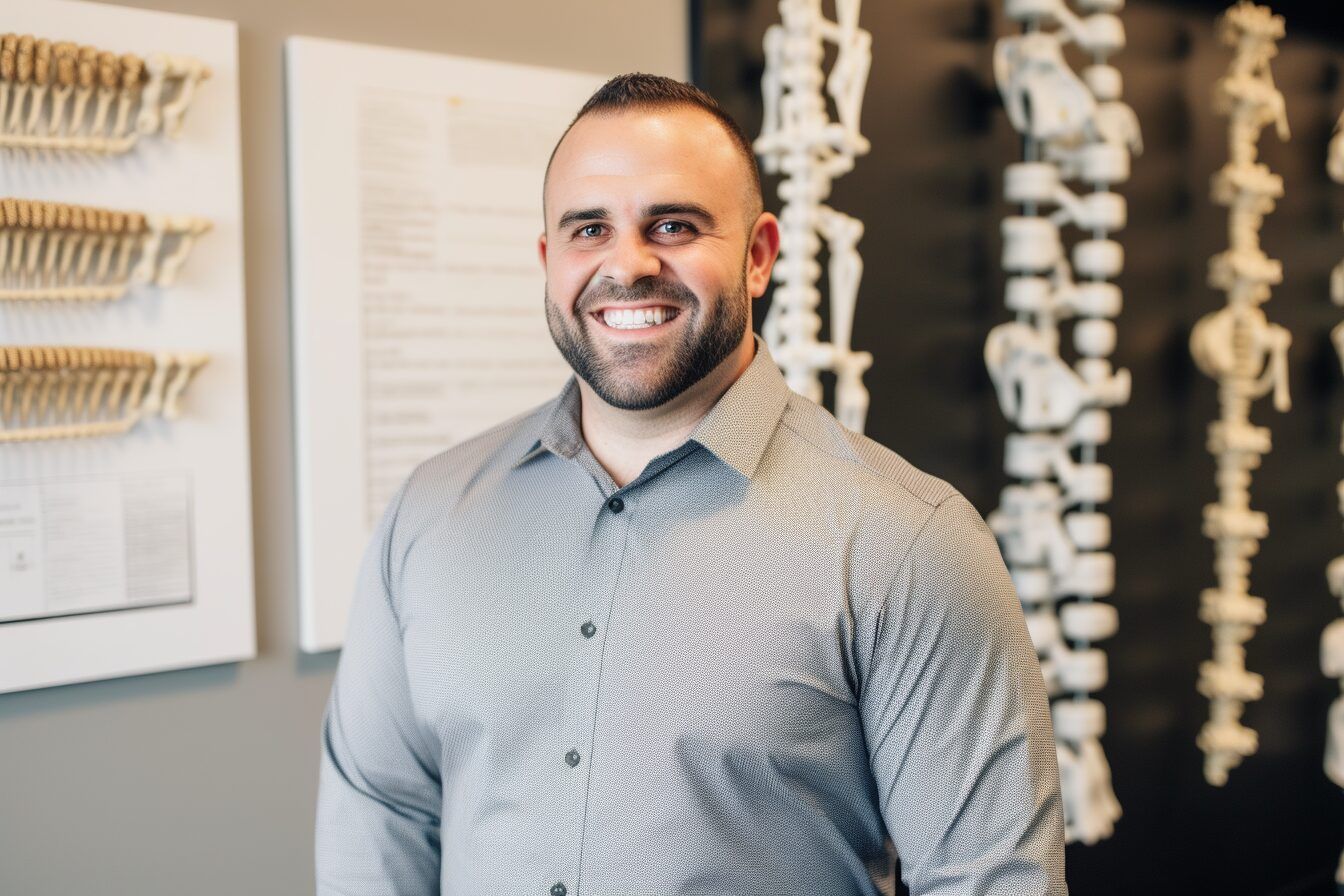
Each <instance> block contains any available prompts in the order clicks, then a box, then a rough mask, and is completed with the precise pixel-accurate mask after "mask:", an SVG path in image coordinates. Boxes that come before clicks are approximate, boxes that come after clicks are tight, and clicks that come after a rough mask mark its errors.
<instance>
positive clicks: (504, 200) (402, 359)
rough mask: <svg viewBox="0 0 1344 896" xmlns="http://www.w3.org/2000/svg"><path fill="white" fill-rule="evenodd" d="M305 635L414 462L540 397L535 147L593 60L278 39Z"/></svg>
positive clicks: (339, 629)
mask: <svg viewBox="0 0 1344 896" xmlns="http://www.w3.org/2000/svg"><path fill="white" fill-rule="evenodd" d="M286 73H287V84H288V123H289V186H290V252H291V266H292V271H293V280H292V303H293V337H294V389H295V401H294V404H295V413H296V415H297V421H296V431H297V452H298V458H297V468H298V493H299V494H298V502H299V553H300V557H299V577H300V583H299V587H300V643H301V646H302V648H303V649H304V650H306V651H321V650H330V649H333V648H336V647H339V646H340V644H341V643H342V641H343V639H344V636H345V625H346V618H347V614H348V609H349V602H350V597H351V590H352V588H353V587H354V581H355V575H356V572H357V569H358V565H359V559H360V556H361V555H362V553H363V551H364V548H365V543H366V542H367V540H368V538H369V535H370V532H371V531H372V528H373V526H374V524H375V523H376V522H377V520H378V517H379V516H380V515H381V513H382V511H383V508H384V507H385V506H386V504H387V502H388V500H389V499H390V498H391V497H392V495H393V493H394V492H395V491H396V489H397V487H398V486H399V485H400V484H401V482H402V481H403V480H404V479H405V478H406V476H407V475H408V474H409V473H410V472H411V470H412V469H414V467H415V466H416V464H418V463H419V462H421V461H423V460H425V459H426V458H429V457H431V456H432V455H434V454H436V453H437V452H439V451H441V450H443V449H445V448H448V447H451V446H452V445H454V444H456V443H457V442H460V441H462V440H463V439H465V438H467V437H469V436H471V435H474V434H475V433H477V432H480V431H481V430H484V429H487V428H488V427H490V426H492V425H494V424H495V423H498V422H501V421H503V420H506V419H508V418H509V417H511V416H514V415H515V414H518V413H520V412H522V411H524V410H526V409H528V408H530V407H533V406H535V405H538V404H541V403H542V402H544V401H546V400H547V399H549V398H550V397H551V396H553V395H554V394H555V393H556V392H557V391H558V390H559V388H560V386H561V385H562V384H563V383H564V381H565V379H566V377H568V375H569V368H568V366H567V365H566V364H565V362H564V359H563V358H561V357H560V354H559V352H558V351H557V350H556V349H555V346H554V344H553V343H552V342H551V338H550V334H549V332H548V331H547V328H546V319H545V313H544V310H543V304H542V295H543V290H544V286H545V278H544V276H543V274H542V270H541V266H540V262H539V261H538V258H537V252H536V242H537V237H538V236H539V235H540V234H541V232H542V228H543V224H542V216H541V189H542V180H543V176H544V173H545V168H546V163H547V160H548V159H549V157H550V153H551V149H552V148H553V147H554V145H555V143H556V141H557V140H558V139H559V138H560V135H561V134H562V133H563V132H564V129H565V128H566V127H567V126H568V125H569V122H570V121H571V120H572V119H573V117H574V115H575V113H576V112H577V111H578V109H579V107H580V106H581V105H582V104H583V102H584V101H585V100H586V99H587V98H588V97H589V96H590V95H591V94H592V93H593V91H595V90H596V89H597V88H598V87H599V86H601V85H602V83H603V82H604V81H605V80H606V78H605V77H604V76H602V75H598V74H589V73H578V72H567V71H559V70H555V69H547V68H539V67H535V66H527V65H512V64H507V63H501V62H486V61H481V60H475V59H465V58H460V57H454V56H443V55H437V54H431V53H422V52H413V51H406V50H396V49H387V48H382V47H370V46H362V45H358V44H349V43H341V42H336V41H329V40H317V39H313V38H306V37H295V38H291V39H290V40H289V41H288V44H287V47H286Z"/></svg>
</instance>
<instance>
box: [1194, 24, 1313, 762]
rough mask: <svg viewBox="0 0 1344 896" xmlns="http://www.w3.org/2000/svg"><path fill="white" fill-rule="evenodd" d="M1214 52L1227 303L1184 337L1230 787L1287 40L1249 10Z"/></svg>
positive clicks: (1270, 335) (1252, 686)
mask: <svg viewBox="0 0 1344 896" xmlns="http://www.w3.org/2000/svg"><path fill="white" fill-rule="evenodd" d="M1218 35H1219V39H1220V40H1221V42H1222V43H1223V44H1224V45H1226V46H1228V47H1231V48H1232V49H1233V50H1234V52H1235V56H1234V58H1233V60H1232V65H1231V68H1230V69H1229V70H1228V73H1227V75H1226V76H1225V77H1223V78H1222V79H1221V80H1219V82H1218V84H1217V86H1216V87H1215V89H1214V108H1215V110H1216V111H1217V112H1219V113H1220V114H1223V115H1227V116H1228V117H1229V119H1230V122H1229V125H1228V146H1229V150H1230V154H1231V158H1230V159H1229V161H1228V162H1227V164H1226V165H1224V166H1223V168H1222V169H1221V170H1220V171H1218V173H1217V174H1215V175H1214V176H1213V183H1212V195H1213V201H1214V202H1215V203H1216V204H1218V205H1223V206H1227V208H1228V209H1229V214H1228V238H1229V241H1230V242H1231V246H1230V247H1229V248H1228V249H1227V250H1225V251H1223V252H1220V253H1219V254H1217V255H1215V256H1214V257H1213V258H1212V259H1210V260H1209V285H1210V286H1212V287H1214V288H1215V289H1220V290H1223V291H1224V292H1225V293H1226V294H1227V305H1226V306H1225V307H1223V308H1221V309H1220V310H1218V311H1214V312H1211V313H1209V314H1206V315H1205V316H1204V317H1202V318H1200V320H1199V322H1198V323H1196V324H1195V327H1194V330H1193V331H1191V333H1190V353H1191V355H1192V356H1193V357H1194V360H1195V364H1196V366H1198V367H1199V369H1200V370H1201V371H1203V372H1204V373H1205V374H1207V375H1208V376H1210V377H1212V378H1214V379H1215V380H1217V381H1218V405H1219V409H1220V415H1219V418H1218V419H1217V420H1215V421H1213V422H1212V423H1211V424H1209V436H1208V449H1209V453H1210V454H1212V455H1213V456H1214V457H1215V458H1216V459H1217V463H1218V473H1217V484H1218V501H1217V503H1215V504H1209V505H1207V506H1206V507H1205V508H1204V527H1203V528H1204V535H1205V536H1206V537H1208V538H1209V539H1211V540H1212V541H1213V543H1214V573H1215V575H1216V576H1217V579H1218V584H1217V586H1216V587H1213V588H1207V589H1205V590H1204V593H1203V594H1202V595H1201V596H1200V610H1199V617H1200V619H1202V620H1203V621H1204V622H1206V623H1208V624H1209V625H1210V626H1212V628H1213V659H1211V660H1209V661H1206V662H1205V663H1204V664H1203V665H1202V666H1201V667H1200V670H1199V692H1200V693H1201V694H1203V695H1204V696H1205V697H1207V698H1208V699H1209V702H1210V708H1209V720H1208V722H1206V723H1205V725H1204V727H1203V728H1202V729H1200V733H1199V738H1198V743H1199V748H1200V749H1201V750H1203V751H1204V778H1205V780H1207V781H1208V782H1209V783H1210V784H1213V785H1215V786H1222V785H1223V784H1225V783H1227V774H1228V772H1229V771H1230V770H1231V769H1233V768H1236V767H1237V766H1238V765H1240V764H1241V761H1242V759H1244V758H1245V757H1247V756H1250V755H1251V754H1253V753H1254V752H1255V751H1256V745H1257V738H1256V734H1255V731H1254V730H1252V729H1250V728H1248V727H1246V726H1245V725H1243V724H1242V723H1241V714H1242V711H1243V709H1244V707H1245V704H1246V703H1247V702H1249V701H1251V700H1259V699H1260V696H1261V694H1262V692H1263V689H1264V682H1263V680H1262V679H1261V677H1260V676H1259V675H1257V674H1255V673H1254V672H1250V671H1248V670H1247V669H1246V649H1245V646H1244V645H1245V643H1246V642H1247V641H1248V640H1250V638H1251V636H1252V635H1253V634H1255V627H1256V626H1257V625H1260V624H1261V623H1263V622H1264V621H1265V601H1264V600H1263V599H1262V598H1259V597H1254V596H1252V595H1251V594H1250V574H1251V558H1252V557H1253V556H1255V554H1256V553H1257V552H1258V551H1259V549H1260V540H1261V539H1262V538H1264V537H1265V536H1266V535H1268V534H1269V520H1268V518H1267V517H1266V516H1265V514H1264V513H1261V512H1259V511H1254V510H1251V492H1250V485H1251V471H1252V470H1255V469H1256V468H1258V467H1259V466H1260V461H1261V458H1262V457H1263V456H1264V455H1266V454H1268V453H1269V448H1270V436H1269V430H1268V429H1267V428H1265V427H1263V426H1255V425H1253V424H1252V423H1251V420H1250V409H1251V402H1252V401H1253V400H1254V399H1256V398H1259V397H1261V396H1264V395H1266V394H1268V393H1270V392H1273V394H1274V407H1275V408H1276V409H1278V410H1280V411H1287V410H1288V408H1289V396H1288V346H1289V344H1290V343H1291V342H1292V336H1291V334H1289V332H1288V331H1287V330H1286V329H1284V328H1283V327H1280V326H1278V325H1276V324H1271V323H1269V321H1268V320H1267V319H1266V317H1265V313H1264V312H1263V311H1261V310H1260V305H1261V304H1263V303H1264V302H1266V301H1267V300H1268V299H1269V296H1270V289H1271V287H1272V286H1274V285H1276V284H1278V283H1281V282H1282V281H1283V266H1282V265H1281V264H1280V263H1279V262H1277V261H1275V260H1274V259H1272V258H1270V257H1268V256H1267V255H1266V254H1265V253H1264V250H1262V249H1261V248H1260V225H1261V223H1262V222H1263V220H1264V217H1265V215H1267V214H1269V213H1270V212H1271V211H1273V210H1274V203H1275V201H1276V200H1278V199H1280V198H1282V196H1283V178H1281V177H1279V176H1278V175H1277V174H1273V173H1272V172H1271V171H1270V170H1269V167H1268V166H1267V165H1265V164H1263V163H1261V162H1257V161H1256V157H1257V155H1258V148H1257V143H1258V141H1259V139H1260V132H1261V131H1262V130H1263V129H1264V128H1266V127H1269V126H1270V125H1274V126H1275V128H1276V129H1277V131H1278V135H1279V138H1280V139H1281V140H1287V139H1288V136H1289V134H1288V117H1287V114H1286V112H1285V109H1284V101H1283V94H1281V93H1279V91H1278V89H1277V88H1276V87H1275V86H1274V77H1273V74H1272V72H1271V71H1270V68H1269V63H1270V60H1271V59H1273V58H1274V57H1275V55H1277V53H1278V46H1277V41H1279V40H1281V39H1282V38H1283V35H1284V23H1283V17H1282V16H1276V15H1274V14H1273V13H1271V12H1270V10H1269V9H1268V8H1267V7H1264V6H1255V5H1253V4H1251V3H1249V2H1243V3H1239V4H1237V5H1236V6H1233V7H1232V8H1231V9H1229V10H1227V12H1225V13H1224V14H1223V16H1222V18H1221V19H1220V20H1219V22H1218Z"/></svg>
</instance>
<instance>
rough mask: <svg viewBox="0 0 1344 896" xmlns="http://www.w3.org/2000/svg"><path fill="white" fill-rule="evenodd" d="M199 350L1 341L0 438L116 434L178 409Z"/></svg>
mask: <svg viewBox="0 0 1344 896" xmlns="http://www.w3.org/2000/svg"><path fill="white" fill-rule="evenodd" d="M208 360H209V357H208V356H207V355H203V354H199V353H182V352H160V353H158V354H150V353H149V352H137V351H129V350H125V349H110V348H70V347H65V346H44V345H6V346H0V444H4V443H6V442H34V441H45V440H49V439H79V438H90V437H93V436H107V435H119V434H121V433H124V432H127V431H129V430H130V429H132V428H133V427H134V426H135V425H136V424H137V423H139V422H140V421H141V420H144V419H146V418H148V417H152V416H156V415H157V416H162V417H163V418H164V419H166V420H176V419H177V418H178V417H179V416H180V415H181V398H182V392H183V390H184V389H186V387H187V384H188V383H189V382H191V379H192V377H193V376H195V375H196V372H197V371H199V370H200V369H201V368H202V367H204V366H205V364H206V362H207V361H208Z"/></svg>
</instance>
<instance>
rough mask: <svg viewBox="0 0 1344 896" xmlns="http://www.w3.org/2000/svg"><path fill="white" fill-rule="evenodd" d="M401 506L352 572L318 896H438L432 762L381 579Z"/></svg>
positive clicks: (324, 798)
mask: <svg viewBox="0 0 1344 896" xmlns="http://www.w3.org/2000/svg"><path fill="white" fill-rule="evenodd" d="M403 490H404V487H403ZM400 502H401V494H400V493H399V494H398V496H397V498H395V499H394V500H393V501H392V503H391V505H390V506H389V508H388V510H387V511H386V513H385V514H384V516H383V519H382V521H381V522H380V523H379V525H378V529H377V531H376V532H375V534H374V536H373V539H372V540H371V541H370V543H369V546H368V549H367V550H366V552H365V555H364V560H363V563H362V564H361V566H360V572H359V577H358V580H357V586H356V590H355V596H354V602H353V604H352V606H351V611H350V624H349V629H348V631H347V634H346V640H345V646H344V648H343V649H342V652H341V659H340V665H339V667H338V668H337V671H336V681H335V684H334V685H333V686H332V691H331V698H330V700H329V701H328V703H327V711H326V717H325V719H324V720H323V723H322V756H321V772H320V779H319V785H318V799H317V830H316V865H317V893H318V896H365V894H368V896H373V894H377V896H429V894H437V893H438V892H439V855H440V851H439V812H440V809H441V805H440V800H441V793H442V787H441V785H440V780H439V774H438V768H437V761H436V759H435V754H434V753H433V751H432V750H431V749H429V747H428V744H427V737H426V735H425V732H424V731H423V729H422V728H421V727H420V726H419V724H418V723H417V721H416V719H415V716H414V713H413V712H412V701H411V692H410V685H409V682H408V680H407V675H406V664H405V661H404V657H403V650H402V637H401V627H400V624H399V622H398V619H397V615H396V609H395V606H394V601H393V588H392V586H391V579H390V576H389V567H390V565H391V564H390V562H389V560H390V554H391V545H392V530H393V526H394V523H395V520H396V515H397V510H398V508H399V506H400Z"/></svg>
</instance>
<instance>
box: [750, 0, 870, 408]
mask: <svg viewBox="0 0 1344 896" xmlns="http://www.w3.org/2000/svg"><path fill="white" fill-rule="evenodd" d="M779 11H780V17H781V19H782V21H781V22H780V23H779V24H775V25H771V26H770V28H769V29H768V30H767V31H766V33H765V62H766V66H765V74H764V76H763V78H762V93H763V95H764V106H765V115H764V122H763V126H762V129H761V136H760V137H759V138H757V140H756V143H755V149H756V152H757V154H759V155H760V156H761V160H762V167H763V168H764V170H765V171H766V172H767V173H770V174H782V175H783V181H782V182H781V183H780V185H779V198H780V199H781V200H782V201H783V203H784V207H783V210H782V211H781V212H780V215H779V221H780V252H779V260H778V261H777V262H776V264H775V268H774V280H775V283H776V286H775V291H774V296H773V298H772V300H771V305H770V310H769V311H768V312H767V314H766V317H765V321H764V322H763V323H762V326H761V332H762V335H763V336H764V337H765V341H766V344H767V345H768V346H769V347H770V353H771V354H772V355H773V356H774V359H775V361H776V362H777V363H778V364H779V366H780V368H781V369H782V370H783V371H784V375H785V378H786V379H787V380H788V383H789V387H790V388H791V389H793V390H794V391H795V392H798V393H799V394H801V395H805V396H806V397H808V398H810V399H812V400H813V401H816V402H820V401H821V400H822V387H821V380H820V378H819V376H818V374H819V373H820V372H821V371H830V372H833V373H834V374H835V376H836V386H835V414H836V417H837V418H838V419H839V420H840V422H841V423H843V424H844V425H845V426H847V427H849V428H850V429H852V430H854V431H855V432H862V431H863V424H864V419H865V418H866V417H867V415H868V390H867V389H865V388H864V385H863V374H864V371H866V370H867V369H868V368H869V366H870V365H871V364H872V363H873V356H872V355H871V354H869V353H868V352H856V351H854V350H852V349H851V348H850V336H851V333H852V331H853V325H854V306H855V304H856V302H857V301H858V296H859V280H860V278H861V277H862V276H863V258H862V257H861V256H860V255H859V252H858V249H857V246H858V242H859V239H860V238H861V237H862V236H863V222H862V221H860V220H858V219H857V218H852V217H850V216H849V215H846V214H844V213H843V212H838V211H836V210H835V209H833V208H830V207H829V206H827V205H826V204H825V202H826V199H827V197H829V196H830V194H831V183H832V181H833V180H834V179H835V178H836V177H839V176H840V175H842V174H845V173H847V172H849V171H851V170H852V169H853V168H854V160H855V158H856V157H857V156H860V155H863V154H864V153H866V152H868V149H869V145H868V141H867V140H866V139H865V138H864V137H863V135H862V134H860V133H859V112H860V108H861V107H862V105H863V91H864V88H865V86H866V85H867V81H868V69H869V66H870V65H871V63H872V36H871V35H870V34H869V33H868V32H867V31H864V30H863V29H861V28H860V27H859V0H836V21H834V22H832V21H830V20H829V19H826V18H825V17H823V16H822V13H821V0H780V4H779ZM827 43H830V44H833V45H834V46H835V47H836V54H837V55H836V58H835V64H834V66H833V67H832V69H831V73H830V76H829V77H827V76H826V74H825V72H824V71H823V70H822V64H823V60H824V57H825V55H826V45H827ZM828 95H829V97H830V99H831V101H833V102H834V103H835V108H836V110H837V112H838V118H839V121H838V122H835V121H831V118H830V114H829V112H828V110H827V96H828ZM822 240H825V243H826V249H827V252H828V254H829V258H830V260H829V266H828V271H827V285H828V287H829V290H830V341H829V342H820V341H818V339H817V334H818V332H819V331H820V330H821V318H820V316H819V315H818V314H817V307H818V305H819V304H820V302H821V292H820V291H819V290H818V288H817V282H818V279H819V277H820V274H821V267H820V265H819V264H818V262H817V253H818V252H819V251H820V249H821V241H822Z"/></svg>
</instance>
